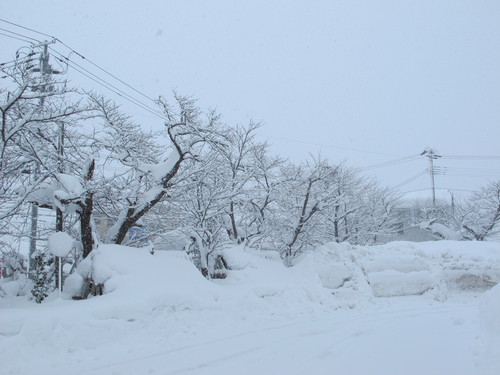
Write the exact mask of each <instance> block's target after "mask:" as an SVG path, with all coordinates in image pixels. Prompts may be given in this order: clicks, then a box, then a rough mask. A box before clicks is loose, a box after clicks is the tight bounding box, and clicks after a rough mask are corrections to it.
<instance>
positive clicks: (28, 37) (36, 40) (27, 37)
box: [0, 27, 40, 42]
mask: <svg viewBox="0 0 500 375" xmlns="http://www.w3.org/2000/svg"><path fill="white" fill-rule="evenodd" d="M0 30H1V31H5V32H7V33H10V34H13V35H16V36H19V37H21V38H26V39H31V40H34V41H35V42H40V41H39V40H38V39H35V38H32V37H30V36H27V35H23V34H19V33H16V32H14V31H10V30H7V29H4V28H3V27H0Z"/></svg>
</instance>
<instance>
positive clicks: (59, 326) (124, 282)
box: [0, 240, 500, 375]
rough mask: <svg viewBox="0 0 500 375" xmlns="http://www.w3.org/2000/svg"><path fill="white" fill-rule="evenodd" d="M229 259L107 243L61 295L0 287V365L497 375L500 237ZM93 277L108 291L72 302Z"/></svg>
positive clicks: (114, 370) (88, 370) (20, 368)
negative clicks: (211, 267) (224, 273)
mask: <svg viewBox="0 0 500 375" xmlns="http://www.w3.org/2000/svg"><path fill="white" fill-rule="evenodd" d="M63 242H64V241H63ZM67 243H69V240H68V242H67ZM56 252H58V251H56ZM224 257H225V260H226V262H227V264H228V265H229V266H230V268H231V270H229V271H228V277H227V278H226V279H224V280H206V279H205V278H203V277H202V276H201V274H200V272H199V271H198V270H197V269H196V268H195V267H194V266H193V264H192V263H191V262H190V260H189V259H188V258H187V256H186V255H185V253H184V252H181V251H156V252H155V253H154V254H151V253H150V252H149V251H148V249H144V248H142V249H141V248H139V249H138V248H129V247H123V246H118V245H101V246H100V247H99V249H98V250H95V251H94V252H93V254H92V256H89V257H88V258H87V259H86V260H85V261H84V262H82V263H81V264H80V266H79V267H78V270H77V272H76V273H74V274H73V275H72V276H70V277H69V278H68V279H67V280H66V283H65V290H64V292H63V296H62V299H58V297H57V293H55V294H53V295H51V296H50V297H49V298H48V299H47V300H46V301H44V303H43V304H41V305H37V304H35V303H33V302H30V301H27V300H26V298H0V353H2V360H1V362H0V373H2V374H23V375H29V374H44V373H50V374H53V375H59V374H61V375H62V374H65V375H66V374H94V375H97V374H99V375H105V374H120V375H128V374H148V373H149V374H200V375H201V374H203V375H206V374H218V375H220V374H235V373H237V374H243V375H244V374H249V375H250V374H252V375H253V374H256V373H258V374H280V373H286V374H296V375H299V374H315V375H322V374H325V375H326V374H331V373H332V369H335V371H338V372H339V373H348V374H367V373H370V374H384V375H391V374H394V375H395V374H401V373H404V374H415V375H416V374H424V373H425V374H444V373H453V374H464V375H465V374H467V375H470V374H473V375H479V374H481V375H482V374H498V373H500V362H499V360H498V358H500V286H496V287H494V288H493V289H491V287H492V286H493V285H495V284H496V283H498V282H500V273H499V270H500V246H499V244H498V243H480V242H455V241H441V242H428V243H407V242H395V243H389V244H386V245H381V246H371V247H370V246H366V247H363V246H351V245H349V244H334V243H330V244H326V245H324V246H322V247H320V248H318V249H316V250H314V251H310V252H307V253H305V254H303V255H302V256H301V257H300V258H299V259H297V262H296V264H295V266H294V267H291V268H286V267H284V266H283V264H282V262H281V261H280V260H279V259H278V258H277V256H276V253H274V252H270V251H256V250H251V249H244V248H243V247H241V246H238V247H234V248H230V249H226V250H225V251H224ZM89 276H92V277H93V278H94V280H95V281H96V282H100V283H104V295H103V296H99V297H93V298H90V299H88V300H82V301H74V300H72V299H71V296H72V295H73V294H74V293H75V292H77V291H78V290H79V288H80V287H81V284H82V282H83V279H84V278H85V277H89ZM499 285H500V284H499ZM485 292H486V293H485ZM483 295H484V297H483ZM409 338H411V339H409ZM20 353H22V356H21V355H20ZM21 358H29V360H22V359H21Z"/></svg>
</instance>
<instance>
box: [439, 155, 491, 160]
mask: <svg viewBox="0 0 500 375" xmlns="http://www.w3.org/2000/svg"><path fill="white" fill-rule="evenodd" d="M441 157H442V158H443V159H469V160H499V159H500V156H497V155H482V156H476V155H442V156H441Z"/></svg>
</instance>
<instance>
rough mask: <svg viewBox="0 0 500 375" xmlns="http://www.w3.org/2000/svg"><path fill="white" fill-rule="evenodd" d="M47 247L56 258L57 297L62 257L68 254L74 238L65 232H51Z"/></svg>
mask: <svg viewBox="0 0 500 375" xmlns="http://www.w3.org/2000/svg"><path fill="white" fill-rule="evenodd" d="M47 246H48V249H49V251H50V253H51V254H52V255H54V256H55V257H56V259H57V260H58V264H57V267H58V269H59V279H58V284H59V285H58V286H57V287H58V289H59V298H61V292H62V258H64V257H66V256H68V254H69V253H70V251H71V250H72V249H73V246H74V239H73V237H71V236H70V235H69V234H67V233H66V232H55V233H52V234H51V235H50V236H49V238H48V243H47Z"/></svg>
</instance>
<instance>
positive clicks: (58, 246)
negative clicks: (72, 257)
mask: <svg viewBox="0 0 500 375" xmlns="http://www.w3.org/2000/svg"><path fill="white" fill-rule="evenodd" d="M73 244H74V239H73V238H72V237H71V236H70V235H69V234H68V233H66V232H55V233H52V234H51V235H49V238H48V243H47V246H48V248H49V251H50V253H51V254H52V255H54V256H56V257H65V256H67V255H68V254H69V252H70V251H71V249H72V248H73Z"/></svg>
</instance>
